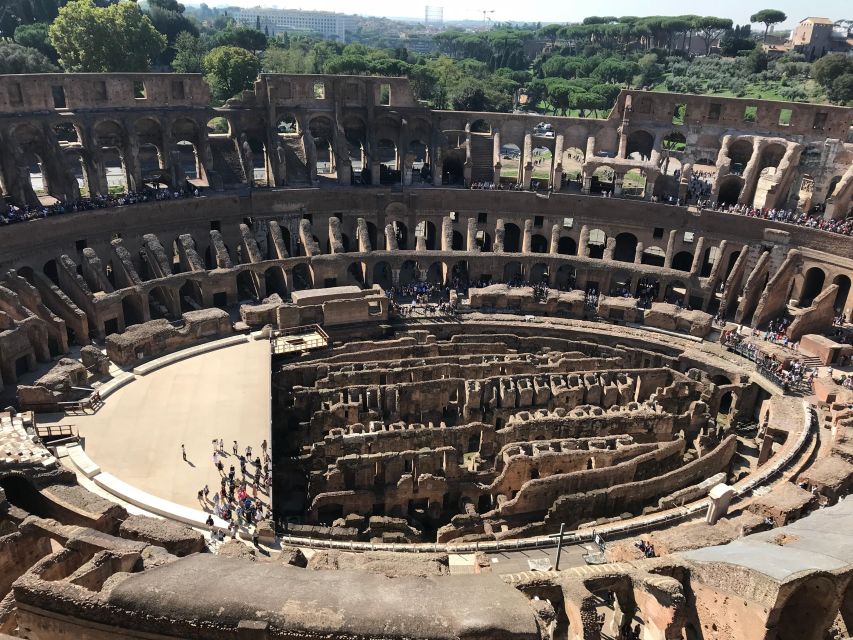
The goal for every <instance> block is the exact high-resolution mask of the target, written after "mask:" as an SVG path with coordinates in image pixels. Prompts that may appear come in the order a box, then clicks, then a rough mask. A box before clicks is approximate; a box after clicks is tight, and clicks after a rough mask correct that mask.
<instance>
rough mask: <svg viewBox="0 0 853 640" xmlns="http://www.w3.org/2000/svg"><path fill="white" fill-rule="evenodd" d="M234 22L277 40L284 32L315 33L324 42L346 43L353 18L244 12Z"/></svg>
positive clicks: (277, 11)
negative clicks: (324, 39) (276, 37)
mask: <svg viewBox="0 0 853 640" xmlns="http://www.w3.org/2000/svg"><path fill="white" fill-rule="evenodd" d="M234 18H235V19H236V20H237V22H239V23H240V24H243V25H245V26H247V27H253V28H258V29H260V30H261V31H264V32H266V33H268V34H269V35H270V36H275V35H278V34H280V33H284V32H293V31H299V32H303V33H316V34H319V35H321V36H323V37H324V38H330V39H333V40H340V41H341V42H344V41H346V32H347V29H351V25H352V16H348V15H344V14H342V13H332V12H329V11H300V10H298V9H266V8H264V7H254V8H253V9H241V10H240V13H238V14H236V15H235V16H234Z"/></svg>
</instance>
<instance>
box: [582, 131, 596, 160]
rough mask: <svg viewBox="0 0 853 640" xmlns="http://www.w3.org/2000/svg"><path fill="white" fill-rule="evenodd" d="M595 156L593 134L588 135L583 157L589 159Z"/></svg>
mask: <svg viewBox="0 0 853 640" xmlns="http://www.w3.org/2000/svg"><path fill="white" fill-rule="evenodd" d="M594 157H595V136H589V137H588V138H587V139H586V154H585V155H584V158H586V159H587V160H591V159H592V158H594Z"/></svg>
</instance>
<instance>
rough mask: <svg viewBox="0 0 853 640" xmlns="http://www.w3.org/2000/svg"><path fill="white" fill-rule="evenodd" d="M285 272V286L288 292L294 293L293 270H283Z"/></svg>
mask: <svg viewBox="0 0 853 640" xmlns="http://www.w3.org/2000/svg"><path fill="white" fill-rule="evenodd" d="M282 271H284V286H285V288H286V289H287V290H288V292H290V291H293V269H282Z"/></svg>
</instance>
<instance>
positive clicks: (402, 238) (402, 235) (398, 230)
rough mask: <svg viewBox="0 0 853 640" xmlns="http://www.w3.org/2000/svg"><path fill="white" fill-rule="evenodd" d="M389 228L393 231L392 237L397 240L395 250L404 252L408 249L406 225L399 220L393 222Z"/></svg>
mask: <svg viewBox="0 0 853 640" xmlns="http://www.w3.org/2000/svg"><path fill="white" fill-rule="evenodd" d="M391 228H392V229H393V230H394V237H395V238H396V239H397V248H398V249H401V250H405V249H408V248H409V244H408V242H409V230H408V229H407V228H406V225H405V224H403V223H402V222H400V221H399V220H394V221H393V222H392V223H391Z"/></svg>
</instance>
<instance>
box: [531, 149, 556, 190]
mask: <svg viewBox="0 0 853 640" xmlns="http://www.w3.org/2000/svg"><path fill="white" fill-rule="evenodd" d="M531 158H532V162H533V171H532V172H531V174H530V178H531V183H530V184H531V187H532V188H534V189H537V188H547V187H548V185H549V184H550V182H551V173H552V171H553V164H554V163H553V160H554V154H553V153H552V152H551V150H550V149H549V148H548V147H542V146H539V147H534V148H533V152H532V153H531Z"/></svg>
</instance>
